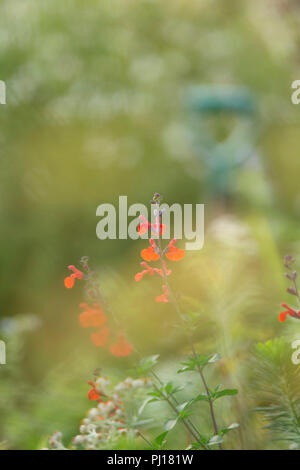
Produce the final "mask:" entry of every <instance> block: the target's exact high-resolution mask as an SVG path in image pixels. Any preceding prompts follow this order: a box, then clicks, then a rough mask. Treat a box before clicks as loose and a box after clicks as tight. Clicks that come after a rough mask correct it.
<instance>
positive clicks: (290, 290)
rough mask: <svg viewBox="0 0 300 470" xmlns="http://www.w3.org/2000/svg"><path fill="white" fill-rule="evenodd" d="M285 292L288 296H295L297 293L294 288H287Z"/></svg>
mask: <svg viewBox="0 0 300 470" xmlns="http://www.w3.org/2000/svg"><path fill="white" fill-rule="evenodd" d="M286 291H287V292H288V293H289V294H292V295H297V291H296V289H294V287H288V288H287V290H286Z"/></svg>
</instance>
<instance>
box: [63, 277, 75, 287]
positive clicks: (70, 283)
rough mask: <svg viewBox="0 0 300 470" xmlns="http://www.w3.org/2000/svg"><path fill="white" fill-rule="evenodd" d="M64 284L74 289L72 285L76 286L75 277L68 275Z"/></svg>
mask: <svg viewBox="0 0 300 470" xmlns="http://www.w3.org/2000/svg"><path fill="white" fill-rule="evenodd" d="M64 284H65V287H66V288H67V289H72V287H73V286H74V278H73V277H71V276H70V277H69V276H68V277H66V278H65V280H64Z"/></svg>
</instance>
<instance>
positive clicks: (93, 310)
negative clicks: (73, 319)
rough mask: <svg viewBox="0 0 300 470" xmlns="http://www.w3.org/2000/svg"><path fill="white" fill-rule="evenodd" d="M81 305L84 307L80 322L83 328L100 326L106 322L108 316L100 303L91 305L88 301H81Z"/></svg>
mask: <svg viewBox="0 0 300 470" xmlns="http://www.w3.org/2000/svg"><path fill="white" fill-rule="evenodd" d="M80 307H81V308H83V309H84V312H82V313H81V314H80V315H79V322H80V325H81V326H82V327H83V328H89V327H94V328H100V327H101V326H103V325H104V323H105V322H106V316H105V315H104V313H103V311H102V310H101V307H100V305H99V304H97V303H95V304H94V305H93V306H92V307H89V305H88V304H86V303H81V304H80Z"/></svg>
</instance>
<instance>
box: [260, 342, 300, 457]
mask: <svg viewBox="0 0 300 470" xmlns="http://www.w3.org/2000/svg"><path fill="white" fill-rule="evenodd" d="M292 352H293V351H292V349H291V347H290V345H289V343H287V341H286V340H285V339H284V338H280V339H275V340H270V341H267V342H266V343H259V344H257V345H256V347H255V358H254V366H255V369H254V372H255V378H254V384H255V388H256V395H257V398H258V399H259V402H260V406H259V407H257V408H256V411H257V412H259V413H261V414H262V416H263V420H264V422H265V423H266V424H265V428H266V429H268V430H269V431H270V432H271V433H272V436H273V438H274V439H276V440H281V441H286V442H287V443H288V444H290V446H291V448H296V449H300V367H299V366H297V365H294V364H293V363H292V361H291V356H292Z"/></svg>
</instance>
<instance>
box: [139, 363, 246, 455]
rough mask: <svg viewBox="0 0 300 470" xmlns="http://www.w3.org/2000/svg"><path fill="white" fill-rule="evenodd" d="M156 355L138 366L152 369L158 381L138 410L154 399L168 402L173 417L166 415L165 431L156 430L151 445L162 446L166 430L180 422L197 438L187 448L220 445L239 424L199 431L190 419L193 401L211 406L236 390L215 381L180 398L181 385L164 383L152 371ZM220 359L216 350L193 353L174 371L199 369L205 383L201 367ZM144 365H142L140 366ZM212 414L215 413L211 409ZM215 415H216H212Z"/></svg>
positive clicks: (147, 369)
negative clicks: (159, 432) (213, 385)
mask: <svg viewBox="0 0 300 470" xmlns="http://www.w3.org/2000/svg"><path fill="white" fill-rule="evenodd" d="M157 359H158V356H153V357H152V358H148V359H146V360H143V361H142V367H141V368H140V369H139V370H138V371H139V373H143V374H144V373H145V372H147V371H148V373H149V372H151V371H152V375H154V378H156V382H158V384H154V388H153V390H152V391H151V392H149V393H148V395H149V398H148V399H147V400H146V401H145V402H144V404H143V405H142V407H141V409H140V413H141V412H142V411H143V409H144V408H145V406H146V405H148V404H150V403H153V402H167V403H168V404H169V405H170V407H171V409H172V410H173V417H172V418H170V419H168V420H167V421H166V423H165V424H164V431H163V432H162V433H161V434H159V435H158V436H157V437H156V438H155V439H154V441H153V442H152V443H151V447H152V448H153V449H158V450H160V449H162V448H163V446H164V445H165V444H166V440H167V436H168V433H169V432H170V431H171V430H172V429H173V428H174V427H175V426H176V425H177V424H178V423H180V422H182V423H183V424H185V426H186V427H187V429H188V430H189V431H190V432H191V434H192V436H193V437H196V441H195V442H193V443H192V444H191V445H190V446H189V447H188V449H205V450H208V449H211V448H213V447H214V446H220V445H221V444H222V443H223V441H224V436H225V434H227V433H228V432H230V431H231V430H233V429H236V428H237V427H238V426H239V425H238V424H237V423H232V424H231V425H229V426H227V427H223V428H220V429H218V431H217V433H215V434H212V435H208V436H204V435H202V434H200V432H199V431H198V429H197V428H196V427H195V426H194V425H193V423H192V422H191V421H190V418H191V416H192V414H193V413H195V408H194V405H195V404H196V403H198V402H206V403H207V404H208V405H209V408H210V410H211V408H212V406H213V403H214V402H215V401H216V400H217V399H219V398H222V397H225V396H232V395H236V394H237V393H238V391H237V390H235V389H221V385H217V386H216V387H215V388H213V389H210V388H209V387H208V386H207V385H206V386H205V387H204V392H202V393H200V394H198V395H196V396H195V397H193V398H191V399H190V400H188V401H184V402H180V401H179V400H178V399H177V393H178V392H180V391H181V390H182V387H179V386H176V385H174V384H173V382H168V383H166V384H165V383H163V382H162V381H161V380H160V379H159V378H158V377H157V376H156V374H155V373H154V372H153V367H154V365H155V364H156V362H157ZM219 359H220V357H219V355H218V354H214V355H202V354H198V355H197V354H196V355H195V356H194V355H193V356H191V357H188V358H187V359H186V361H185V362H183V363H182V367H181V368H180V369H179V370H178V371H177V374H181V373H184V372H191V371H192V372H197V373H199V372H200V375H201V377H203V380H204V383H205V384H206V381H205V378H204V374H203V371H204V369H205V368H206V367H207V366H209V365H210V364H214V363H215V362H217V361H218V360H219ZM143 365H144V366H143ZM213 416H214V413H213ZM214 419H215V418H214Z"/></svg>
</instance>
